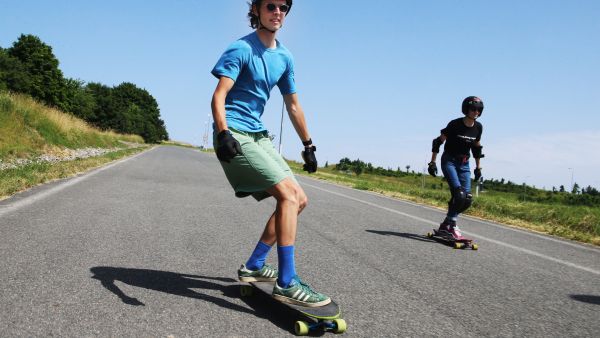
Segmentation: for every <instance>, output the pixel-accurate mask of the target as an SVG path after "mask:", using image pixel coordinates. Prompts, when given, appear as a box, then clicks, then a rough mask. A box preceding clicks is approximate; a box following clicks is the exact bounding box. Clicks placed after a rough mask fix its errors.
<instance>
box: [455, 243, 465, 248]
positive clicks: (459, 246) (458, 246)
mask: <svg viewBox="0 0 600 338" xmlns="http://www.w3.org/2000/svg"><path fill="white" fill-rule="evenodd" d="M463 245H464V244H462V243H458V242H456V243H454V249H462V247H463Z"/></svg>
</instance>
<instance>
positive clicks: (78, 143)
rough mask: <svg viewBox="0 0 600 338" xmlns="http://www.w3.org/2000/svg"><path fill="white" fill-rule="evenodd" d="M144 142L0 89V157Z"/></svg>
mask: <svg viewBox="0 0 600 338" xmlns="http://www.w3.org/2000/svg"><path fill="white" fill-rule="evenodd" d="M122 141H124V142H132V143H144V141H143V139H142V138H141V137H140V136H138V135H122V134H117V133H114V132H111V131H101V130H98V129H96V128H94V127H92V126H90V125H88V124H87V123H85V122H84V121H83V120H80V119H78V118H76V117H74V116H72V115H70V114H66V113H63V112H61V111H58V110H56V109H53V108H49V107H47V106H44V105H42V104H40V103H38V102H36V101H35V100H33V99H31V98H30V97H28V96H25V95H20V94H11V93H7V92H0V159H2V160H4V161H6V160H10V159H15V158H33V157H35V156H39V155H41V154H43V153H51V152H52V151H57V150H60V149H64V148H70V149H76V148H83V147H98V148H113V147H119V146H121V145H122V144H121V142H122Z"/></svg>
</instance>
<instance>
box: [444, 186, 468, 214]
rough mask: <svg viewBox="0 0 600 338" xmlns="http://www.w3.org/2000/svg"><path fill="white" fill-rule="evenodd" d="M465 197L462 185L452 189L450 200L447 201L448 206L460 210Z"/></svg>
mask: <svg viewBox="0 0 600 338" xmlns="http://www.w3.org/2000/svg"><path fill="white" fill-rule="evenodd" d="M466 199H467V194H466V193H465V191H464V190H463V188H462V187H458V188H454V189H452V197H451V198H450V202H448V207H449V208H450V209H453V210H456V211H458V212H460V211H459V210H462V208H463V205H464V204H465V201H466Z"/></svg>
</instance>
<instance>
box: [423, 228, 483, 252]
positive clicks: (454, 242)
mask: <svg viewBox="0 0 600 338" xmlns="http://www.w3.org/2000/svg"><path fill="white" fill-rule="evenodd" d="M427 237H428V238H433V239H435V240H436V241H438V242H441V243H444V244H447V245H450V246H452V247H453V248H455V249H468V248H471V249H472V250H477V249H479V246H478V245H477V244H475V243H473V240H472V239H470V238H464V239H453V238H449V237H447V236H443V235H440V234H439V232H438V231H437V230H435V229H433V233H431V232H428V233H427Z"/></svg>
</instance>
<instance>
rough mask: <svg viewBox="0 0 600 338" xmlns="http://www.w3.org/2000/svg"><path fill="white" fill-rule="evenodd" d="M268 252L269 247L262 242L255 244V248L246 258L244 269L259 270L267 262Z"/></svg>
mask: <svg viewBox="0 0 600 338" xmlns="http://www.w3.org/2000/svg"><path fill="white" fill-rule="evenodd" d="M269 250H271V246H270V245H268V244H265V243H263V242H262V241H258V244H256V248H254V251H253V252H252V255H250V258H248V261H247V262H246V268H247V269H249V270H259V269H262V267H263V266H264V265H265V261H266V260H267V255H268V254H269Z"/></svg>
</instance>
